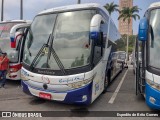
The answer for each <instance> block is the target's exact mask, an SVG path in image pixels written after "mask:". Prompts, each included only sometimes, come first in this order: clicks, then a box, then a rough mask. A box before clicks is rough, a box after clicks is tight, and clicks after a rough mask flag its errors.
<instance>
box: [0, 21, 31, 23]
mask: <svg viewBox="0 0 160 120" xmlns="http://www.w3.org/2000/svg"><path fill="white" fill-rule="evenodd" d="M29 21H30V20H5V21H1V22H0V23H11V22H12V23H14V22H29Z"/></svg>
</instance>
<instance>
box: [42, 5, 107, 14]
mask: <svg viewBox="0 0 160 120" xmlns="http://www.w3.org/2000/svg"><path fill="white" fill-rule="evenodd" d="M85 8H100V9H103V10H104V11H105V12H106V14H108V11H107V10H106V9H104V7H102V6H101V5H100V4H98V3H86V4H74V5H68V6H62V7H56V8H51V9H47V10H44V11H42V12H40V13H39V14H45V13H50V12H56V11H60V12H61V11H67V10H75V9H85ZM108 15H109V14H108Z"/></svg>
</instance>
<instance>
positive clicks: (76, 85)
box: [67, 77, 94, 88]
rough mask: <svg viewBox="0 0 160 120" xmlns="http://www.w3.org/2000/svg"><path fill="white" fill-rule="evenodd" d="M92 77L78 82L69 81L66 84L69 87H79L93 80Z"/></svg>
mask: <svg viewBox="0 0 160 120" xmlns="http://www.w3.org/2000/svg"><path fill="white" fill-rule="evenodd" d="M93 78H94V77H92V78H89V79H86V80H83V81H79V82H74V83H69V84H67V86H68V87H71V88H80V87H83V86H85V85H87V84H89V83H90V82H91V81H92V80H93Z"/></svg>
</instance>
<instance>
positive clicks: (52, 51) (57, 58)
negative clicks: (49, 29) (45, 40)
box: [48, 36, 66, 75]
mask: <svg viewBox="0 0 160 120" xmlns="http://www.w3.org/2000/svg"><path fill="white" fill-rule="evenodd" d="M52 44H53V37H52V36H51V44H50V55H51V53H52V55H53V57H54V59H55V61H56V62H57V64H58V67H59V68H60V70H61V71H62V73H63V74H64V75H65V74H66V72H65V69H64V65H63V64H62V62H61V60H60V59H59V57H58V55H57V54H56V52H55V50H54V48H53V47H52ZM49 58H50V56H49V57H48V59H49Z"/></svg>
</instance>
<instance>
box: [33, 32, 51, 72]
mask: <svg viewBox="0 0 160 120" xmlns="http://www.w3.org/2000/svg"><path fill="white" fill-rule="evenodd" d="M50 37H51V34H50V35H49V37H48V40H47V43H46V44H43V46H42V47H41V49H40V50H39V52H38V54H37V55H36V57H35V58H34V59H33V61H32V63H31V65H30V69H31V70H33V68H34V67H33V66H34V64H35V62H36V61H37V59H38V58H39V56H40V55H41V53H42V52H43V50H44V48H46V47H48V46H49V45H48V44H49V40H50Z"/></svg>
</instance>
